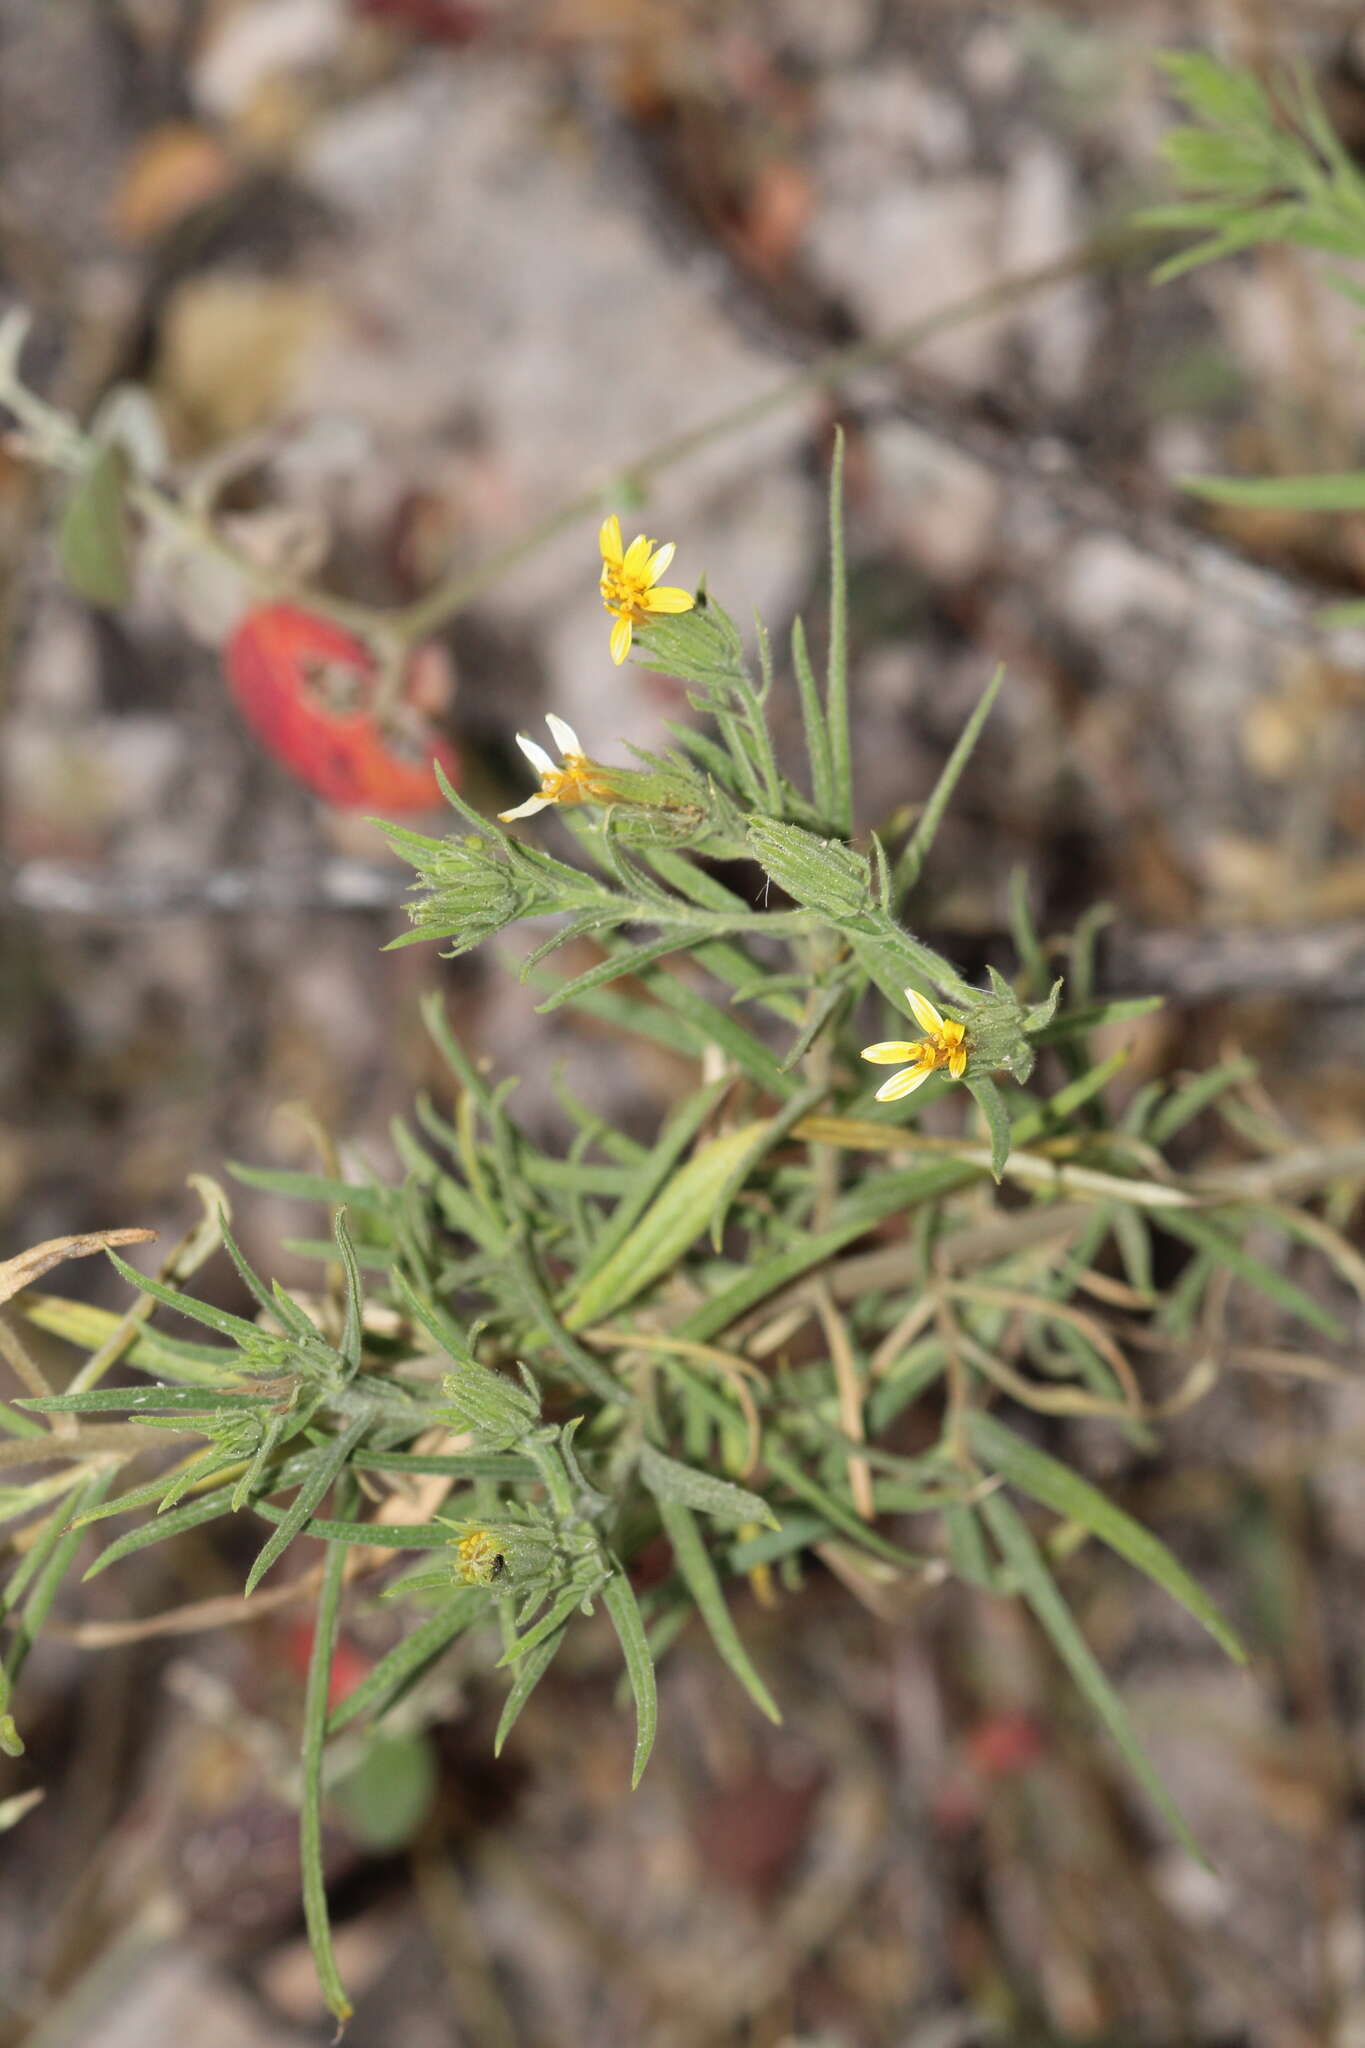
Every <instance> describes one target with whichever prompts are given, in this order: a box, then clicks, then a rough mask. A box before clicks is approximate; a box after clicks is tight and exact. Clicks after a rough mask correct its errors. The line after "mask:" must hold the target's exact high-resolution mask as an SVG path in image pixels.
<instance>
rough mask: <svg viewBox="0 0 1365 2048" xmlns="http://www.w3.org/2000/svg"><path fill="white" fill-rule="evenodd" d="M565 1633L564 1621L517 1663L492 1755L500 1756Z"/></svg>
mask: <svg viewBox="0 0 1365 2048" xmlns="http://www.w3.org/2000/svg"><path fill="white" fill-rule="evenodd" d="M568 1632H569V1630H568V1624H567V1622H566V1623H564V1624H562V1625H561V1626H560V1627H559V1628H557V1629H556V1630H555V1632H554V1634H553V1635H548V1636H546V1637H545V1638H544V1640H543V1641H542V1642H539V1643H537V1644H536V1646H535V1648H534V1649H533V1650H528V1651H527V1652H526V1654H525V1656H524V1657H523V1658H522V1660H521V1662H520V1663H519V1664H518V1666H517V1668H516V1671H515V1673H514V1674H513V1678H512V1687H511V1690H510V1692H509V1693H508V1695H507V1698H506V1699H505V1700H504V1701H503V1705H502V1713H501V1714H500V1716H499V1717H498V1728H497V1733H496V1734H495V1735H494V1737H493V1754H494V1756H501V1755H502V1748H503V1744H504V1743H505V1742H506V1740H507V1738H508V1736H509V1735H510V1734H511V1733H512V1730H513V1729H514V1728H515V1727H516V1725H517V1718H518V1716H519V1715H520V1713H521V1710H522V1708H523V1707H524V1706H525V1705H526V1702H527V1700H529V1699H530V1697H531V1694H532V1693H533V1692H534V1691H535V1689H536V1687H537V1686H538V1685H539V1684H540V1681H541V1679H542V1678H543V1677H544V1676H545V1674H546V1672H547V1671H548V1670H549V1668H550V1666H551V1664H553V1662H554V1660H555V1655H556V1652H557V1651H558V1649H559V1647H560V1644H561V1643H562V1642H563V1641H564V1638H565V1636H566V1635H567V1634H568Z"/></svg>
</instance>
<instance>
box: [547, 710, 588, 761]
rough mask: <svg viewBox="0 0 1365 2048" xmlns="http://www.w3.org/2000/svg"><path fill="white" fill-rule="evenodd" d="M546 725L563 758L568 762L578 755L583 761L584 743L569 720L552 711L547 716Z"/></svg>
mask: <svg viewBox="0 0 1365 2048" xmlns="http://www.w3.org/2000/svg"><path fill="white" fill-rule="evenodd" d="M545 723H546V724H547V725H548V726H549V728H550V737H551V739H552V740H553V741H554V743H555V745H556V746H557V747H558V748H559V751H560V753H561V755H562V756H563V758H564V759H565V760H566V761H567V760H568V758H569V756H570V755H571V754H577V755H578V757H579V759H580V760H581V759H582V756H583V743H582V741H581V740H580V739H579V737H578V734H577V733H576V732H575V731H574V729H573V727H572V726H571V725H570V724H569V721H568V719H567V718H559V717H557V716H556V715H555V713H554V712H553V711H551V712H548V713H547V714H546V718H545Z"/></svg>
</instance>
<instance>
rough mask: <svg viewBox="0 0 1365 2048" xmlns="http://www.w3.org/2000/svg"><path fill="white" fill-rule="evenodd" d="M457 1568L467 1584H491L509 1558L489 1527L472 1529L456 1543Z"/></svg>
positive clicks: (462, 1579) (458, 1573)
mask: <svg viewBox="0 0 1365 2048" xmlns="http://www.w3.org/2000/svg"><path fill="white" fill-rule="evenodd" d="M455 1558H456V1564H455V1570H456V1574H457V1576H458V1577H459V1579H460V1581H461V1583H462V1584H464V1585H466V1586H491V1585H492V1583H493V1581H494V1579H496V1578H497V1577H498V1576H499V1575H500V1574H501V1572H502V1569H503V1567H504V1565H505V1564H506V1562H507V1560H506V1558H505V1557H504V1556H503V1554H502V1552H501V1550H499V1548H498V1545H497V1541H496V1538H495V1537H494V1536H493V1534H492V1532H491V1531H490V1530H488V1529H471V1530H470V1531H469V1532H468V1534H467V1535H465V1536H462V1537H461V1538H460V1540H459V1542H458V1543H457V1544H456V1545H455Z"/></svg>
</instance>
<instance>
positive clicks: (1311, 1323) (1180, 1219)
mask: <svg viewBox="0 0 1365 2048" xmlns="http://www.w3.org/2000/svg"><path fill="white" fill-rule="evenodd" d="M1160 1224H1161V1228H1162V1229H1163V1230H1165V1231H1168V1232H1169V1233H1170V1234H1171V1235H1172V1236H1173V1237H1183V1238H1184V1240H1185V1242H1186V1244H1192V1245H1193V1246H1194V1247H1195V1249H1196V1251H1201V1252H1206V1253H1207V1254H1208V1256H1209V1257H1210V1258H1211V1259H1213V1260H1214V1262H1215V1263H1216V1264H1218V1265H1220V1266H1224V1267H1226V1268H1227V1270H1228V1271H1229V1272H1230V1273H1235V1274H1236V1275H1237V1277H1238V1279H1239V1280H1245V1281H1246V1282H1247V1284H1248V1286H1251V1287H1255V1288H1256V1289H1257V1290H1258V1291H1259V1292H1260V1293H1262V1294H1265V1295H1268V1296H1269V1297H1270V1299H1271V1300H1272V1301H1273V1302H1276V1303H1278V1305H1279V1306H1280V1307H1281V1308H1282V1309H1284V1310H1285V1311H1286V1313H1287V1314H1289V1315H1291V1316H1297V1317H1298V1319H1299V1321H1300V1322H1303V1323H1307V1325H1308V1327H1309V1329H1310V1330H1317V1331H1318V1332H1319V1333H1320V1334H1321V1335H1322V1336H1324V1337H1330V1338H1331V1339H1332V1341H1333V1342H1334V1343H1337V1344H1340V1343H1344V1342H1345V1338H1346V1332H1345V1330H1344V1329H1343V1328H1342V1326H1341V1323H1340V1322H1339V1321H1338V1319H1337V1317H1336V1316H1334V1315H1333V1314H1332V1313H1331V1312H1330V1310H1328V1309H1325V1308H1324V1307H1323V1306H1322V1304H1321V1303H1320V1302H1317V1301H1315V1300H1314V1299H1313V1297H1312V1295H1311V1294H1306V1293H1305V1292H1304V1290H1303V1288H1302V1287H1296V1286H1295V1285H1294V1282H1293V1281H1292V1280H1286V1279H1285V1277H1284V1275H1283V1273H1277V1272H1276V1271H1275V1269H1274V1268H1273V1266H1267V1265H1266V1264H1265V1262H1264V1260H1262V1259H1258V1258H1255V1257H1254V1256H1253V1255H1252V1253H1250V1252H1249V1251H1248V1250H1247V1249H1246V1247H1245V1246H1244V1245H1242V1244H1239V1243H1238V1241H1237V1239H1236V1238H1234V1237H1230V1236H1228V1234H1227V1232H1226V1231H1224V1230H1223V1229H1222V1228H1221V1227H1220V1225H1219V1224H1218V1223H1215V1222H1214V1221H1213V1220H1212V1218H1210V1217H1208V1216H1192V1215H1190V1214H1189V1213H1188V1211H1186V1210H1184V1209H1181V1210H1178V1211H1177V1210H1174V1209H1163V1210H1162V1211H1161V1212H1160Z"/></svg>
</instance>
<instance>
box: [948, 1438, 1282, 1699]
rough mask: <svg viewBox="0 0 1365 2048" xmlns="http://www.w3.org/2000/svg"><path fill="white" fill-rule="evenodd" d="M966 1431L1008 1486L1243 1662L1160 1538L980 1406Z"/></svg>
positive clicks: (1235, 1642)
mask: <svg viewBox="0 0 1365 2048" xmlns="http://www.w3.org/2000/svg"><path fill="white" fill-rule="evenodd" d="M967 1428H968V1431H969V1433H970V1435H971V1439H972V1442H973V1444H974V1445H975V1447H976V1449H977V1451H978V1452H979V1453H980V1455H981V1457H982V1458H983V1459H984V1460H985V1462H986V1464H987V1465H989V1466H990V1468H991V1469H992V1471H995V1472H998V1473H999V1474H1000V1476H1001V1477H1002V1478H1003V1479H1007V1480H1008V1481H1009V1483H1010V1484H1011V1485H1012V1486H1017V1487H1018V1488H1019V1491H1020V1492H1021V1493H1026V1494H1028V1495H1029V1496H1030V1497H1031V1498H1032V1499H1033V1500H1036V1501H1040V1502H1041V1503H1042V1505H1043V1506H1044V1507H1049V1508H1051V1509H1053V1511H1054V1512H1055V1513H1056V1514H1059V1515H1063V1516H1065V1518H1066V1519H1067V1521H1069V1522H1078V1523H1079V1524H1080V1525H1081V1527H1082V1528H1084V1529H1089V1531H1090V1532H1091V1534H1092V1535H1093V1536H1098V1537H1099V1539H1100V1541H1101V1542H1102V1543H1107V1544H1108V1545H1109V1548H1110V1549H1111V1550H1116V1551H1117V1552H1118V1554H1119V1556H1120V1557H1126V1558H1127V1560H1128V1562H1129V1563H1130V1564H1131V1565H1135V1566H1136V1567H1137V1569H1138V1570H1139V1571H1140V1572H1144V1573H1145V1574H1146V1576H1147V1577H1148V1578H1149V1579H1151V1580H1153V1581H1154V1582H1155V1584H1156V1585H1158V1586H1160V1587H1161V1589H1162V1591H1163V1592H1164V1593H1169V1594H1170V1596H1171V1598H1172V1600H1178V1601H1179V1603H1180V1605H1181V1606H1182V1607H1183V1608H1184V1609H1185V1610H1186V1612H1187V1613H1189V1614H1192V1615H1193V1616H1194V1618H1195V1620H1196V1621H1197V1622H1199V1623H1200V1624H1201V1626H1203V1627H1204V1628H1206V1629H1207V1630H1208V1632H1209V1634H1210V1635H1211V1636H1212V1637H1213V1639H1214V1641H1215V1642H1216V1643H1219V1644H1221V1645H1222V1647H1223V1649H1225V1650H1226V1651H1227V1653H1228V1655H1229V1657H1232V1658H1234V1659H1235V1661H1236V1662H1237V1663H1239V1664H1245V1662H1246V1658H1247V1653H1246V1650H1245V1649H1244V1648H1243V1646H1242V1643H1241V1641H1240V1639H1239V1638H1238V1636H1237V1633H1236V1631H1235V1630H1234V1629H1233V1628H1231V1627H1230V1626H1229V1624H1228V1623H1227V1622H1226V1621H1225V1620H1224V1619H1223V1616H1222V1615H1221V1614H1220V1613H1219V1612H1218V1609H1217V1608H1216V1607H1215V1606H1214V1604H1213V1602H1212V1601H1211V1600H1210V1599H1209V1597H1208V1595H1207V1593H1205V1592H1204V1590H1203V1588H1202V1587H1201V1586H1199V1585H1198V1584H1197V1583H1196V1581H1195V1580H1194V1579H1192V1578H1191V1577H1190V1575H1189V1573H1188V1572H1187V1571H1186V1570H1185V1567H1184V1566H1183V1565H1182V1564H1180V1563H1179V1562H1178V1561H1177V1560H1176V1558H1174V1557H1173V1556H1172V1555H1171V1552H1170V1551H1169V1550H1168V1549H1167V1548H1166V1545H1165V1544H1164V1543H1163V1542H1162V1541H1161V1540H1160V1538H1159V1537H1157V1536H1154V1535H1153V1534H1152V1533H1151V1531H1150V1530H1149V1529H1144V1528H1143V1527H1142V1524H1141V1523H1140V1522H1135V1521H1134V1520H1133V1518H1132V1516H1131V1515H1128V1514H1125V1513H1124V1511H1123V1509H1122V1508H1120V1507H1115V1505H1114V1503H1113V1502H1112V1501H1111V1500H1108V1499H1106V1498H1105V1496H1104V1494H1102V1493H1101V1492H1100V1491H1099V1490H1098V1488H1096V1487H1094V1486H1091V1484H1090V1483H1089V1481H1088V1480H1085V1479H1082V1478H1081V1477H1080V1476H1079V1475H1078V1474H1077V1473H1075V1472H1073V1471H1072V1470H1071V1469H1070V1467H1069V1466H1067V1465H1063V1464H1062V1463H1060V1461H1059V1460H1058V1459H1056V1458H1050V1457H1048V1455H1047V1453H1046V1452H1045V1451H1040V1450H1037V1449H1036V1448H1035V1447H1034V1446H1033V1445H1032V1444H1030V1443H1028V1442H1027V1441H1026V1440H1025V1439H1024V1438H1023V1437H1021V1436H1016V1435H1015V1433H1014V1431H1013V1430H1012V1429H1007V1428H1006V1427H1005V1425H1004V1423H1003V1422H998V1421H997V1420H996V1418H995V1417H994V1416H993V1415H987V1414H986V1413H985V1412H984V1411H983V1410H982V1409H980V1408H975V1409H972V1410H971V1412H970V1413H969V1415H968V1417H967Z"/></svg>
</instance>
